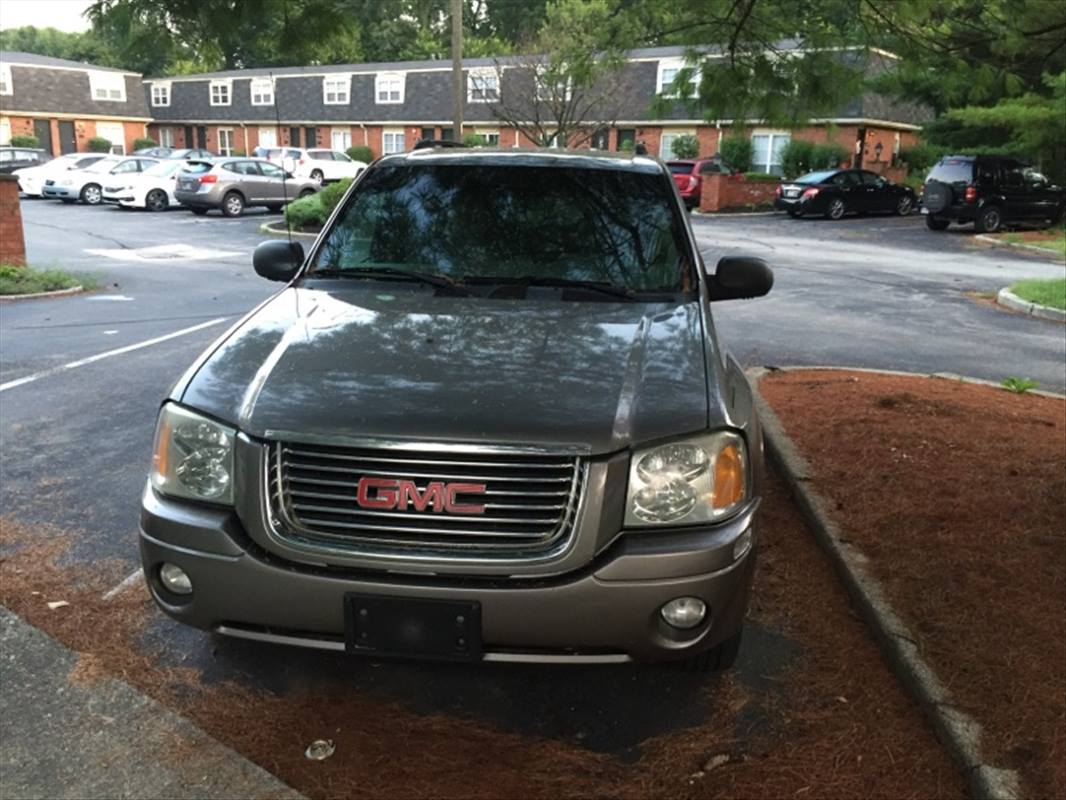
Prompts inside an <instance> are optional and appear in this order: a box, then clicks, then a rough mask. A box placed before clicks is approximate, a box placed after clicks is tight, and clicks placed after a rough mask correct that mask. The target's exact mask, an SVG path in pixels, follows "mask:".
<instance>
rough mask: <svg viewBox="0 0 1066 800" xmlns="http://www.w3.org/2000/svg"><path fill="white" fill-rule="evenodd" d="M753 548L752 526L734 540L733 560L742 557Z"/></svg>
mask: <svg viewBox="0 0 1066 800" xmlns="http://www.w3.org/2000/svg"><path fill="white" fill-rule="evenodd" d="M750 549H751V528H748V529H747V530H746V531H744V533H742V534H740V536H738V537H737V540H736V541H735V542H733V560H734V561H736V560H737V559H739V558H741V557H742V556H743V555H744V554H745V553H747V552H748V550H750Z"/></svg>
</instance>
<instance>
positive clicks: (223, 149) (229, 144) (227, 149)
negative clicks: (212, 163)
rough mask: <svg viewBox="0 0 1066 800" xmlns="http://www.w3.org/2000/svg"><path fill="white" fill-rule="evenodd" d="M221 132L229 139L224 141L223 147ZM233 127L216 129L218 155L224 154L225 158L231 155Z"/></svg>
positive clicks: (232, 149)
mask: <svg viewBox="0 0 1066 800" xmlns="http://www.w3.org/2000/svg"><path fill="white" fill-rule="evenodd" d="M222 134H226V138H227V139H228V140H229V141H227V142H226V145H225V147H223V146H222ZM233 142H234V139H233V128H219V129H218V154H219V155H220V156H226V157H227V158H229V157H231V156H232V155H233V151H234V149H235V148H234V147H233Z"/></svg>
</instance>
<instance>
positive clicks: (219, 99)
mask: <svg viewBox="0 0 1066 800" xmlns="http://www.w3.org/2000/svg"><path fill="white" fill-rule="evenodd" d="M208 91H209V92H210V93H211V95H210V97H211V105H213V106H228V105H229V104H230V101H231V98H232V97H233V81H231V80H220V81H211V84H210V86H209V88H208Z"/></svg>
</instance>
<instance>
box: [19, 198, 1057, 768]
mask: <svg viewBox="0 0 1066 800" xmlns="http://www.w3.org/2000/svg"><path fill="white" fill-rule="evenodd" d="M278 216H279V215H268V214H254V213H253V214H250V215H249V216H247V217H244V218H241V219H236V220H230V219H225V218H221V217H217V216H214V215H212V216H208V217H194V216H193V215H192V214H190V213H188V212H185V211H182V210H172V211H168V212H164V213H161V214H149V213H147V212H132V211H130V212H127V211H122V210H119V209H115V208H110V207H104V208H89V207H84V206H64V205H61V204H59V203H52V202H48V201H27V202H24V203H23V219H24V226H25V233H26V240H27V247H28V256H29V260H30V262H31V263H32V264H33V265H35V266H38V267H62V268H64V269H68V270H72V271H83V272H86V273H91V274H93V275H94V276H96V278H97V280H98V281H99V283H100V284H101V288H100V289H99V290H98V291H96V292H95V293H92V294H89V295H81V296H75V297H68V298H63V299H55V300H30V301H22V302H13V303H4V304H0V342H2V346H0V475H2V479H3V480H2V486H0V513H2V514H3V515H5V516H8V515H9V516H12V517H15V518H17V519H19V520H20V521H22V522H24V523H27V524H30V525H33V524H34V523H50V524H53V525H56V526H58V527H59V528H61V529H63V530H68V531H75V532H77V543H76V545H75V548H74V550H73V552H72V553H71V554H70V556H69V557H71V558H73V559H76V560H83V561H85V562H86V563H87V564H91V563H92V562H93V560H95V559H102V558H114V559H120V560H123V561H125V562H127V563H128V566H129V569H130V571H131V572H132V571H134V570H135V569H136V567H137V554H136V528H137V512H138V505H139V502H138V500H139V494H140V492H141V489H142V487H143V485H144V480H145V475H146V471H147V467H148V458H149V453H150V448H151V441H152V434H153V428H154V420H155V415H156V411H157V409H158V405H159V402H160V400H161V398H162V397H163V396H164V395H165V394H166V392H167V391H168V389H169V388H170V385H171V384H172V383H173V382H174V381H175V380H176V379H177V378H178V376H179V375H180V374H181V373H182V371H183V370H185V369H186V368H187V367H188V366H189V364H191V363H192V361H193V360H194V359H195V357H196V356H197V355H198V354H199V353H200V352H201V351H202V350H203V349H204V348H205V347H206V346H207V345H208V344H209V343H210V342H211V341H213V340H214V339H215V338H216V337H217V336H218V335H220V334H222V333H223V331H225V330H226V328H227V327H228V326H229V325H231V324H233V323H234V322H235V321H236V320H237V319H239V317H240V316H241V315H243V314H244V313H246V312H247V311H248V310H250V309H251V308H253V307H254V306H255V305H256V304H257V303H259V302H260V301H262V300H264V299H266V298H267V297H269V296H270V295H271V294H272V293H273V292H274V291H275V290H276V288H277V285H276V284H271V283H269V282H267V281H264V280H262V279H260V278H258V277H257V276H256V275H255V274H254V272H253V270H252V267H251V251H252V249H253V248H254V246H255V244H256V243H258V242H259V241H261V240H262V239H263V238H265V237H264V236H263V235H262V234H260V233H259V226H260V225H261V224H262V223H263V222H264V221H267V220H272V219H277V218H278ZM693 228H694V230H695V232H696V234H697V236H698V238H699V242H700V246H701V250H702V252H703V254H704V257H705V259H706V260H707V263H708V265H709V267H711V268H713V266H712V265H713V263H714V262H715V261H716V260H717V258H719V257H721V256H722V255H726V254H735V253H741V252H745V253H750V254H752V255H759V256H762V257H764V258H766V259H767V260H768V261H770V263H771V264H772V265H773V266H774V268H775V271H776V286H775V288H774V291H773V292H772V294H771V295H770V296H769V297H767V298H765V299H760V300H754V301H743V302H731V303H722V304H720V306H716V308H715V316H716V320H717V324H718V326H719V335H720V337H721V339H722V340H723V342H724V344H725V345H726V346H727V347H729V348H730V349H732V350H733V351H734V352H735V353H736V354H737V355H738V357H739V358H740V359H741V360H742V361H743V362H744V363H745V364H746V365H755V364H838V365H853V366H863V367H885V368H893V369H903V370H914V371H923V372H928V371H949V372H957V373H964V374H968V375H972V376H975V377H982V378H991V379H994V380H1000V379H1002V378H1005V377H1008V376H1017V377H1024V378H1033V379H1035V380H1037V381H1039V382H1040V384H1041V387H1042V388H1047V389H1052V390H1058V391H1061V390H1062V389H1063V388H1064V386H1066V327H1064V326H1062V325H1057V324H1055V323H1050V322H1043V321H1037V320H1032V319H1028V318H1024V317H1020V316H1016V315H1012V314H1009V313H1006V312H1003V311H999V310H997V309H995V308H993V307H991V306H988V305H982V304H980V303H977V302H975V301H974V300H972V299H970V298H969V297H967V296H966V295H965V294H964V292H966V291H976V292H989V293H990V292H995V291H997V290H998V289H1000V288H1002V287H1003V286H1005V285H1007V284H1009V283H1011V282H1013V281H1014V280H1017V279H1019V278H1025V277H1051V276H1058V275H1062V274H1063V266H1062V265H1061V264H1057V263H1055V262H1054V261H1053V260H1052V259H1051V258H1045V257H1042V256H1039V255H1036V256H1033V255H1030V254H1028V253H1020V252H1014V251H1009V250H1005V249H989V248H987V247H986V246H984V245H980V244H978V243H975V242H974V241H973V238H972V235H970V234H968V233H965V234H963V233H959V234H956V233H949V234H943V235H938V234H933V233H931V232H929V231H927V230H926V229H925V226H924V224H923V223H922V220H921V219H920V218H919V217H911V218H907V219H898V218H865V219H845V220H842V221H840V222H835V223H834V222H822V221H813V220H812V221H793V220H790V219H787V218H784V217H782V216H770V217H767V216H763V217H759V216H747V217H739V216H738V217H719V218H704V217H698V216H694V217H693ZM96 356H103V357H101V358H97V359H96V360H92V358H93V357H96ZM9 384H13V385H9ZM148 640H149V642H148V643H149V644H151V645H154V646H158V647H159V648H161V649H162V651H163V652H164V654H166V655H165V658H168V659H171V660H172V661H173V662H174V663H175V664H184V665H188V666H195V667H197V668H200V669H202V670H203V671H204V675H205V678H206V679H207V680H227V679H232V678H233V677H234V676H239V677H240V679H241V680H243V681H247V682H248V683H249V684H250V685H254V686H261V687H265V688H268V689H270V690H272V691H276V692H285V691H286V690H288V689H290V688H294V687H301V686H307V685H309V684H311V683H315V682H316V681H322V682H329V681H355V682H357V683H358V684H359V685H361V686H364V687H365V688H366V689H367V691H368V692H371V693H373V694H375V695H378V696H383V697H386V698H388V699H390V700H394V701H396V702H401V703H404V704H405V705H408V706H412V707H414V708H415V709H416V710H417V711H420V712H435V711H439V712H444V713H446V712H448V711H449V709H454V708H460V707H461V708H463V709H464V713H467V714H473V715H474V716H475V717H480V718H484V719H487V720H491V721H494V722H497V723H499V724H500V725H502V726H504V727H509V728H517V729H518V730H519V731H520V732H523V733H532V734H538V735H542V736H554V735H563V734H564V733H565V735H568V736H570V735H576V734H574V732H575V731H578V732H579V733H580V737H581V740H582V741H583V743H584V744H585V745H586V746H588V747H592V748H593V749H598V750H602V751H604V752H610V753H612V754H615V755H617V756H620V757H623V758H626V757H633V754H634V753H635V752H636V750H637V748H638V747H639V743H640V742H641V741H643V740H644V739H646V738H648V737H649V736H652V735H655V734H657V733H662V732H665V731H668V730H672V729H676V728H678V727H684V726H688V725H694V724H698V723H699V722H701V721H702V720H703V719H705V718H706V716H707V715H708V714H709V713H710V710H709V708H708V704H701V703H694V702H692V701H693V698H695V697H696V696H697V695H699V694H700V693H701V691H702V687H703V686H704V685H705V683H704V682H705V679H704V678H702V677H699V676H690V675H685V674H682V673H663V672H662V671H661V670H656V669H642V668H639V667H630V666H627V667H617V668H610V670H611V673H610V674H611V676H612V678H613V679H611V680H604V679H603V678H604V675H606V674H607V673H605V672H604V671H602V670H599V669H592V670H588V669H586V670H572V671H571V672H569V673H568V679H567V681H565V682H560V681H556V680H553V679H551V678H550V677H549V675H550V674H551V673H550V671H546V670H545V669H543V668H533V667H529V668H526V667H513V668H512V667H508V668H506V669H495V668H492V669H485V670H482V671H479V672H478V673H477V675H476V676H475V677H473V678H472V677H471V675H470V673H469V671H468V670H464V669H461V668H458V667H452V666H434V667H426V666H424V665H417V664H413V665H407V664H403V665H396V666H395V667H391V666H390V668H389V669H388V670H377V669H374V668H372V667H370V666H367V665H359V666H353V665H352V663H351V662H350V661H349V660H348V659H345V658H343V657H339V656H331V655H323V654H321V653H304V652H299V651H293V650H290V649H285V648H270V647H266V646H261V645H254V644H249V643H241V642H224V643H219V642H215V641H212V640H211V639H210V637H207V636H205V635H204V634H202V633H200V632H197V631H192V630H188V629H185V628H183V627H181V626H179V625H177V624H176V623H173V622H171V621H169V620H167V619H166V618H164V617H163V616H162V614H160V615H158V618H157V620H156V622H155V623H154V624H153V625H152V627H151V629H150V631H149V633H148ZM790 647H791V645H790V644H789V643H788V642H786V641H783V640H781V638H780V637H777V636H776V635H775V634H774V633H773V632H772V631H760V630H758V629H755V630H752V631H751V632H750V634H749V636H748V638H747V639H746V644H745V651H744V654H743V655H742V661H741V663H740V676H741V680H742V681H743V682H745V683H747V684H749V685H752V686H754V685H757V684H758V683H759V682H760V681H763V680H764V679H765V678H766V676H767V675H772V674H773V672H774V670H777V669H780V668H782V665H784V664H785V663H787V661H788V658H789V648H790ZM619 678H620V679H619ZM608 710H609V711H610V713H606V712H607V711H608ZM620 719H622V720H625V723H624V724H620V723H619V722H618V721H619V720H620Z"/></svg>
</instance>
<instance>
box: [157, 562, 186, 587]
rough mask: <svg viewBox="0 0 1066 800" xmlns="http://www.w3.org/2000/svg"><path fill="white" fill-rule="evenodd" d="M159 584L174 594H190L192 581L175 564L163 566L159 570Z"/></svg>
mask: <svg viewBox="0 0 1066 800" xmlns="http://www.w3.org/2000/svg"><path fill="white" fill-rule="evenodd" d="M159 582H160V583H162V584H163V586H164V587H165V588H166V589H167V591H169V592H173V593H174V594H192V579H191V578H190V577H189V576H188V575H187V574H186V573H185V570H183V569H182V568H181V567H179V566H178V565H177V564H169V563H167V564H163V565H162V566H161V567H160V568H159Z"/></svg>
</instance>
